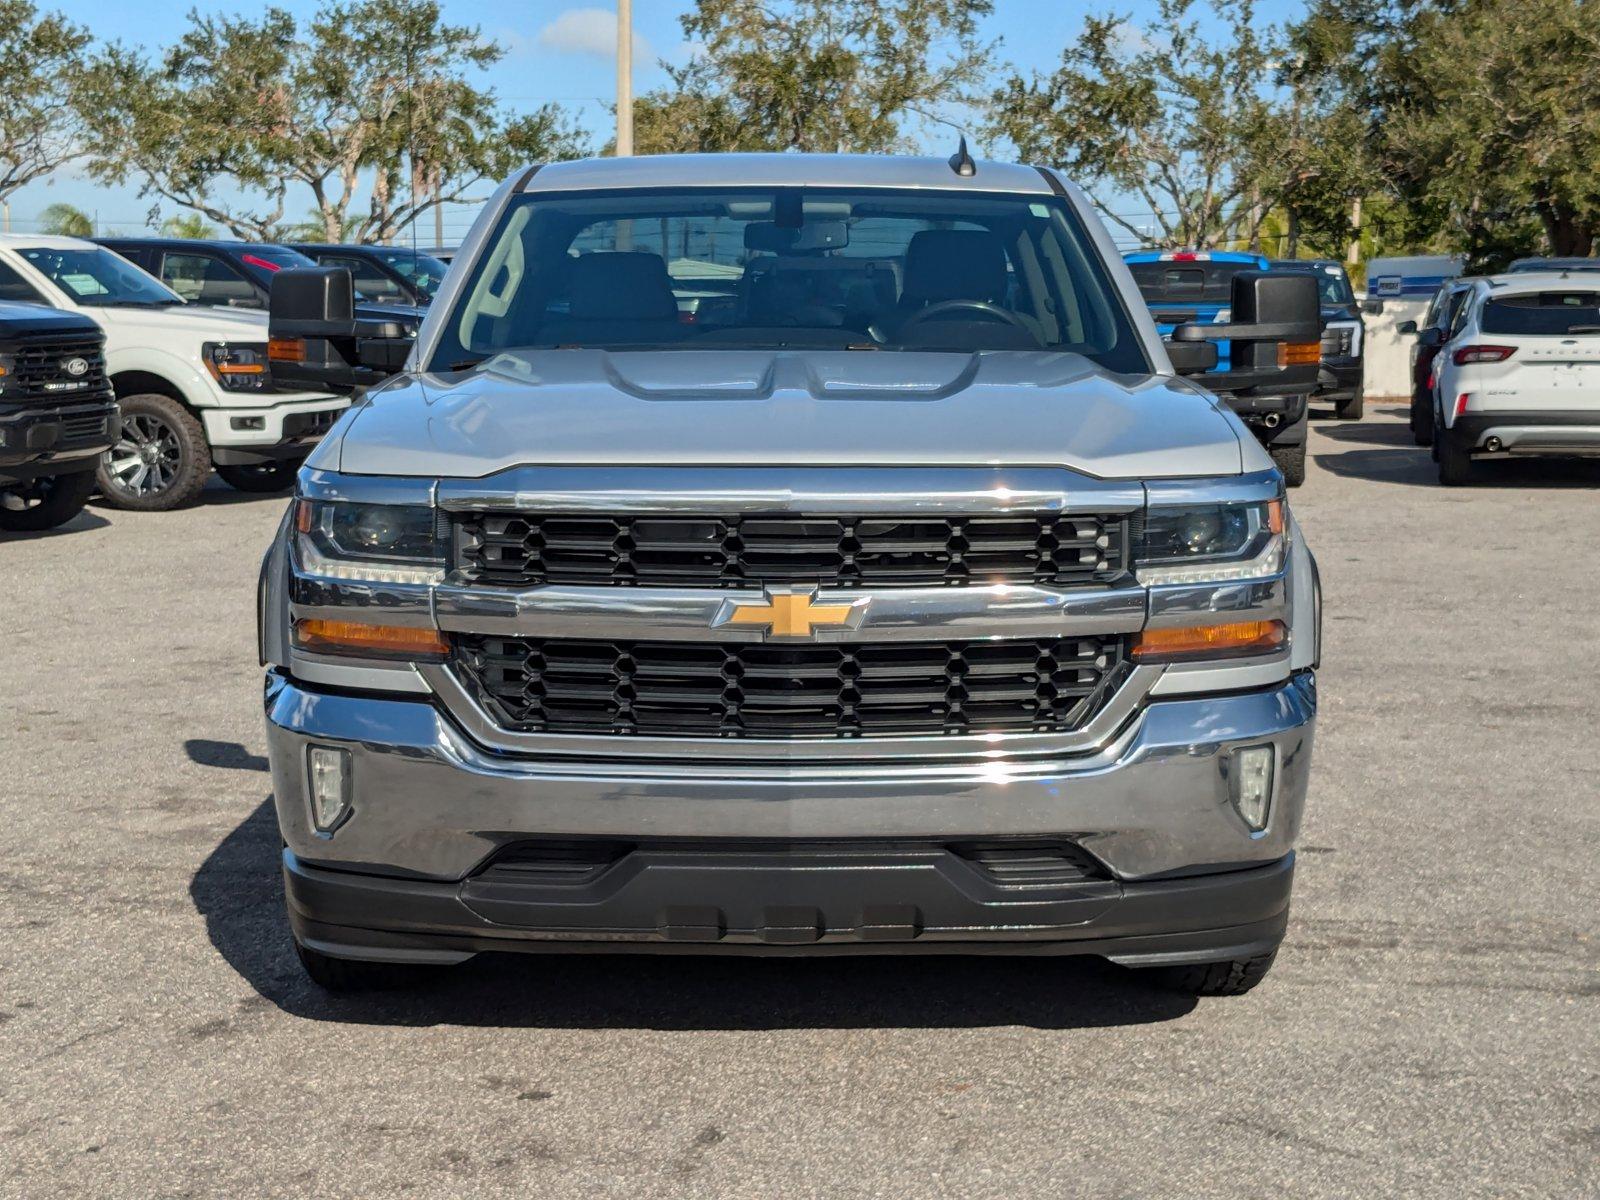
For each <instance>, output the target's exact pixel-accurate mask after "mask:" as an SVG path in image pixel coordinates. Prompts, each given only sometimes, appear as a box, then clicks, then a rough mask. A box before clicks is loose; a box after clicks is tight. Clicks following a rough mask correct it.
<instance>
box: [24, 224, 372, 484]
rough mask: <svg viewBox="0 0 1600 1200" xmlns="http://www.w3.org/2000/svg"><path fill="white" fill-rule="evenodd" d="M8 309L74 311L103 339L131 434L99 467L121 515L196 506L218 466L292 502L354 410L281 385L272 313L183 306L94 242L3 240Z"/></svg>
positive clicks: (233, 479) (125, 433)
mask: <svg viewBox="0 0 1600 1200" xmlns="http://www.w3.org/2000/svg"><path fill="white" fill-rule="evenodd" d="M0 300H12V301H16V302H19V303H26V304H41V305H46V306H49V307H53V308H62V309H66V310H67V311H68V312H75V313H78V314H80V315H81V316H83V317H86V318H88V319H89V320H90V321H92V322H94V324H95V325H97V326H99V328H100V330H101V331H102V332H103V333H104V334H105V355H106V368H107V370H108V371H109V372H110V378H111V386H112V388H113V390H114V391H115V393H116V396H117V400H118V402H119V404H120V407H121V410H122V429H121V433H120V436H119V437H118V438H117V441H116V443H115V445H113V446H112V448H111V450H110V451H109V452H108V453H107V454H106V455H105V456H104V457H103V458H102V459H101V462H100V466H99V469H98V486H99V489H100V495H101V497H102V498H103V499H104V501H105V502H106V503H107V504H110V505H112V506H114V507H116V508H127V509H134V510H137V511H141V512H165V511H167V510H169V509H173V508H177V507H179V506H181V505H184V504H187V503H190V502H191V501H193V500H194V499H195V498H196V497H197V496H198V495H199V494H200V489H201V488H202V487H204V486H205V484H206V481H207V480H209V479H210V478H211V471H212V468H213V467H215V468H216V472H217V474H218V475H220V476H221V477H222V478H223V480H224V481H226V482H227V483H228V485H229V486H230V487H233V488H236V489H238V490H239V491H244V492H278V491H284V490H286V489H287V488H288V487H289V486H290V485H291V484H293V482H294V479H295V472H296V471H298V470H299V467H300V463H301V462H302V461H303V460H304V459H305V456H306V455H307V454H308V453H310V451H311V447H312V446H314V445H316V443H317V440H318V439H319V438H320V437H321V436H322V434H323V433H324V432H325V431H326V430H328V429H329V428H331V427H332V425H333V422H334V420H335V419H336V418H337V417H338V415H339V413H341V412H342V411H343V410H344V409H345V408H347V407H349V404H350V400H349V397H348V396H343V395H333V394H330V393H328V392H326V391H312V392H298V393H295V392H285V391H284V390H283V389H281V388H276V387H275V386H274V381H273V379H272V377H271V374H270V372H269V371H268V368H267V317H266V314H265V313H262V312H249V311H244V310H240V311H229V310H225V309H218V308H206V307H202V306H200V305H194V304H186V303H185V302H184V300H183V298H182V297H181V296H179V295H178V294H177V293H176V292H174V291H172V290H171V289H170V288H168V287H166V286H165V285H164V284H162V283H161V282H160V281H159V280H157V279H156V278H155V277H153V276H151V275H149V274H146V273H145V272H144V271H142V270H140V269H139V268H138V267H137V266H135V265H134V264H133V263H131V262H129V261H128V260H127V259H125V258H123V257H122V256H121V255H119V254H116V253H114V252H113V251H111V250H108V249H106V248H105V247H103V246H97V245H95V244H94V243H93V242H87V241H82V240H80V239H78V238H69V237H52V236H46V235H44V234H23V233H10V234H0Z"/></svg>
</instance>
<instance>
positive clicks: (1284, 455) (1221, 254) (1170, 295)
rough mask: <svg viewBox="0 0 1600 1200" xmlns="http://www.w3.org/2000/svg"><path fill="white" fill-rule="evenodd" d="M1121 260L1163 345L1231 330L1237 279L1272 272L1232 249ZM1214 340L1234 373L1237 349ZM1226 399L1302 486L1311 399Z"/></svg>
mask: <svg viewBox="0 0 1600 1200" xmlns="http://www.w3.org/2000/svg"><path fill="white" fill-rule="evenodd" d="M1122 257H1123V261H1124V262H1126V263H1127V264H1128V270H1129V271H1130V272H1131V273H1132V275H1133V282H1134V283H1135V284H1136V285H1137V286H1138V288H1139V294H1140V295H1141V296H1142V297H1143V298H1144V302H1145V304H1146V306H1148V308H1149V309H1150V315H1151V316H1152V317H1154V318H1155V321H1156V330H1157V332H1158V333H1160V334H1161V337H1162V338H1163V339H1164V340H1170V339H1171V338H1172V333H1173V330H1175V329H1176V328H1177V327H1178V326H1180V325H1219V326H1226V325H1227V324H1228V323H1229V322H1230V321H1231V320H1232V319H1233V314H1232V313H1231V312H1230V311H1229V308H1228V304H1229V297H1230V296H1231V295H1232V289H1233V279H1234V276H1236V275H1238V274H1239V273H1240V272H1242V271H1270V270H1272V269H1273V267H1272V263H1271V261H1270V260H1269V259H1267V258H1264V257H1263V256H1262V255H1259V254H1247V253H1242V252H1239V251H1233V250H1135V251H1132V252H1130V253H1127V254H1124V255H1123V256H1122ZM1210 340H1212V341H1214V342H1215V344H1216V347H1217V370H1219V371H1227V370H1229V369H1230V368H1231V366H1232V353H1231V351H1232V347H1231V346H1230V345H1229V343H1228V341H1227V339H1225V338H1221V337H1218V338H1215V339H1210ZM1200 378H1202V379H1203V378H1204V376H1201V377H1200ZM1226 399H1227V401H1228V404H1229V405H1230V406H1231V407H1232V408H1233V410H1234V411H1235V412H1236V413H1238V414H1239V416H1240V418H1241V419H1242V420H1243V421H1244V422H1245V424H1247V425H1248V426H1250V429H1251V431H1252V432H1253V433H1254V434H1255V435H1256V437H1257V438H1259V439H1260V440H1261V443H1262V445H1264V446H1265V447H1266V448H1267V452H1268V453H1269V454H1271V455H1272V460H1273V461H1274V462H1275V463H1277V464H1278V469H1279V470H1281V471H1282V472H1283V476H1284V479H1285V480H1286V481H1287V483H1288V484H1289V486H1290V487H1298V486H1299V485H1300V484H1301V483H1303V482H1304V481H1305V473H1306V429H1307V425H1308V421H1307V416H1306V400H1307V397H1305V396H1280V395H1255V394H1252V393H1249V392H1240V393H1237V394H1233V395H1229V396H1228V397H1227V398H1226Z"/></svg>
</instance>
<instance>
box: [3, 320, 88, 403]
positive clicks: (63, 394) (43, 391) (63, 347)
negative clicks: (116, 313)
mask: <svg viewBox="0 0 1600 1200" xmlns="http://www.w3.org/2000/svg"><path fill="white" fill-rule="evenodd" d="M8 353H9V356H10V357H11V358H12V359H13V360H14V362H15V366H14V368H13V372H12V374H11V376H10V377H9V378H8V379H7V380H6V381H5V382H6V389H5V393H4V399H5V400H7V401H12V400H36V399H49V400H58V401H60V402H61V403H62V404H71V403H73V402H75V401H80V400H83V399H85V398H86V397H89V396H96V395H99V394H101V393H103V392H108V391H110V390H111V385H110V383H109V382H108V381H107V379H106V358H105V353H104V352H103V350H102V349H101V339H100V338H99V337H98V336H96V335H94V334H88V335H85V336H83V337H72V338H59V339H54V340H51V341H48V342H27V343H23V344H21V345H18V346H17V348H16V349H15V350H12V351H9V352H8ZM75 358H81V359H83V360H84V362H86V363H87V364H88V365H89V369H88V370H87V371H86V372H85V373H84V374H82V375H69V374H67V371H66V364H67V363H68V362H70V361H71V360H72V359H75Z"/></svg>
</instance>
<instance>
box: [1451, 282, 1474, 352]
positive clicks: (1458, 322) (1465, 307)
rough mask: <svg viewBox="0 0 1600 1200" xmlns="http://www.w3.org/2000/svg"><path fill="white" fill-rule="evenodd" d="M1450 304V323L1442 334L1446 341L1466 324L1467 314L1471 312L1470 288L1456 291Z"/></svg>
mask: <svg viewBox="0 0 1600 1200" xmlns="http://www.w3.org/2000/svg"><path fill="white" fill-rule="evenodd" d="M1450 305H1451V308H1450V325H1449V328H1448V330H1447V331H1446V333H1445V335H1444V340H1445V341H1447V342H1448V341H1449V340H1450V339H1451V338H1453V337H1455V336H1456V334H1458V333H1460V332H1461V330H1462V329H1463V328H1464V327H1465V326H1466V323H1467V316H1468V314H1469V313H1471V312H1472V289H1471V288H1464V289H1462V290H1461V291H1459V292H1457V293H1456V294H1455V295H1454V296H1453V297H1451V300H1450Z"/></svg>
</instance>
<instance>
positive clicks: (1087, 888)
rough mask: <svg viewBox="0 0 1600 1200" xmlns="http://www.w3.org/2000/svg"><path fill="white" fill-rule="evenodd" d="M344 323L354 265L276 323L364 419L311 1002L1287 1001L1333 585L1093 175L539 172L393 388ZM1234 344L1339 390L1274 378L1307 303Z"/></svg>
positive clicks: (303, 627) (322, 800)
mask: <svg viewBox="0 0 1600 1200" xmlns="http://www.w3.org/2000/svg"><path fill="white" fill-rule="evenodd" d="M689 295H692V296H693V298H694V300H695V303H694V304H693V305H692V306H690V305H687V304H685V303H684V299H685V297H686V296H689ZM351 299H352V292H351V282H350V279H349V277H348V275H347V274H343V273H341V272H339V271H337V270H334V269H327V268H324V269H320V270H315V271H298V272H297V271H284V272H282V273H281V274H280V275H279V276H278V277H277V279H276V280H275V281H274V284H273V294H272V299H271V303H272V315H273V328H272V341H273V345H274V347H275V353H281V355H282V361H283V362H284V363H285V365H286V368H287V369H289V370H291V371H298V372H301V373H302V374H303V375H304V376H305V377H306V382H308V383H309V382H312V381H314V380H315V381H321V382H323V383H328V382H338V381H343V383H344V384H346V385H350V386H359V387H360V388H361V394H360V396H359V398H358V399H357V401H356V403H355V404H354V406H353V407H352V409H351V411H350V412H348V413H347V414H345V415H344V416H343V417H342V418H341V419H340V421H339V423H338V424H337V425H336V426H335V427H334V429H333V430H332V431H331V432H330V433H329V435H328V436H327V438H325V439H324V441H323V442H322V444H321V445H320V446H318V448H317V449H316V451H315V452H314V453H313V454H312V456H311V457H310V458H309V459H308V460H307V462H306V464H305V466H304V467H303V468H302V469H301V472H300V477H299V481H298V484H297V490H296V496H295V499H294V501H293V503H292V505H291V506H290V508H289V510H288V511H287V512H286V514H285V517H284V520H283V523H282V525H281V528H280V530H279V532H278V534H277V536H276V538H275V540H274V541H273V543H272V545H271V547H270V550H269V551H268V553H267V555H266V557H265V560H264V562H263V564H262V572H261V581H260V592H259V615H260V653H261V659H262V662H263V664H264V666H265V684H266V686H265V694H264V702H265V716H266V728H267V737H268V745H269V751H270V759H271V766H272V781H273V793H274V797H275V803H276V807H277V816H278V821H279V826H280V828H281V831H282V837H283V843H284V849H283V853H282V872H283V879H284V883H285V888H286V894H287V904H288V913H289V921H290V926H291V929H292V932H293V936H294V939H295V944H296V948H297V952H298V955H299V958H300V961H301V962H302V964H303V965H304V967H305V969H306V970H307V972H308V973H309V974H310V976H311V978H312V979H313V980H315V981H316V982H317V983H319V984H321V985H323V986H326V987H329V988H343V987H356V986H363V985H368V984H372V983H375V982H381V981H388V982H391V983H392V982H394V981H395V979H396V977H397V976H399V977H400V978H405V977H406V976H408V975H410V974H412V973H413V972H411V971H409V970H405V969H403V968H404V967H405V965H406V964H412V965H415V964H436V965H442V964H451V963H459V962H461V961H463V960H466V959H469V958H471V957H472V956H473V955H475V954H478V953H481V952H486V951H524V952H559V951H583V950H596V949H600V950H606V951H620V950H637V951H656V952H663V951H666V952H670V951H684V952H694V953H741V952H750V953H770V954H815V955H827V954H848V953H852V952H862V953H892V952H905V953H940V952H944V953H950V952H956V953H961V952H968V953H972V952H986V953H995V952H1001V953H1016V954H1044V955H1052V954H1067V955H1070V954H1091V955H1102V956H1104V957H1106V958H1109V959H1111V960H1114V961H1116V962H1118V963H1123V964H1127V965H1129V966H1133V967H1146V968H1159V969H1161V970H1163V971H1164V972H1165V977H1166V978H1167V979H1168V980H1169V981H1170V982H1172V983H1174V984H1176V985H1177V986H1181V987H1184V988H1188V989H1191V990H1192V991H1195V992H1200V993H1208V994H1209V993H1235V992H1242V991H1244V990H1246V989H1248V988H1249V987H1251V986H1253V985H1254V984H1255V983H1256V982H1257V981H1258V980H1260V979H1261V978H1262V976H1263V975H1264V974H1265V972H1266V971H1267V968H1268V966H1269V965H1270V964H1271V962H1272V960H1273V955H1274V953H1275V952H1276V949H1277V947H1278V944H1279V942H1280V940H1281V939H1282V937H1283V935H1284V930H1285V925H1286V922H1287V918H1288V909H1289V892H1290V882H1291V879H1292V876H1293V873H1294V862H1295V859H1294V843H1295V837H1296V833H1297V831H1298V829H1299V826H1300V819H1301V809H1302V806H1303V803H1304V801H1305V796H1306V786H1307V781H1308V777H1309V773H1310V768H1311V747H1312V732H1313V727H1314V720H1315V713H1316V687H1315V682H1314V674H1313V671H1314V668H1315V666H1316V663H1317V655H1318V605H1319V600H1318V594H1319V593H1318V586H1317V577H1316V567H1315V565H1314V562H1313V560H1312V557H1311V554H1310V552H1309V550H1308V549H1307V546H1306V543H1305V539H1304V538H1303V536H1302V535H1301V532H1300V529H1299V527H1298V526H1297V525H1296V523H1295V519H1294V516H1293V514H1292V513H1291V511H1290V509H1289V507H1288V505H1287V504H1286V502H1285V498H1284V481H1283V476H1282V475H1281V474H1280V473H1279V472H1278V471H1277V470H1275V469H1274V468H1273V465H1272V460H1271V459H1270V458H1269V457H1268V455H1267V453H1266V451H1265V450H1263V449H1262V447H1261V446H1260V444H1259V443H1258V442H1257V441H1256V439H1255V438H1254V437H1252V436H1251V434H1250V431H1249V430H1248V429H1247V428H1246V427H1245V425H1244V424H1243V423H1241V421H1240V420H1239V418H1238V417H1237V416H1236V415H1235V414H1234V413H1233V412H1231V411H1230V410H1229V408H1228V406H1227V404H1225V403H1224V402H1222V401H1220V400H1219V399H1218V398H1217V397H1216V395H1215V394H1213V393H1212V392H1210V391H1207V390H1203V389H1202V388H1201V387H1199V386H1197V385H1196V384H1195V383H1194V382H1192V381H1191V380H1190V379H1188V378H1186V377H1184V375H1181V374H1180V373H1179V370H1180V368H1181V369H1182V370H1183V371H1186V372H1191V373H1197V372H1205V371H1209V370H1210V368H1212V367H1214V366H1215V362H1216V349H1215V346H1214V345H1212V344H1210V343H1207V342H1206V341H1205V340H1204V338H1203V336H1202V337H1199V338H1197V339H1196V340H1194V341H1186V340H1183V338H1184V337H1185V336H1190V335H1184V331H1183V330H1182V328H1181V327H1180V329H1179V330H1177V331H1175V332H1176V333H1177V334H1178V335H1183V336H1180V337H1179V338H1178V339H1177V340H1175V341H1173V342H1172V344H1171V346H1170V347H1169V346H1167V345H1164V344H1163V342H1162V340H1161V338H1160V337H1159V336H1158V335H1157V333H1156V329H1155V326H1154V324H1153V323H1152V321H1151V318H1150V315H1149V312H1148V311H1147V310H1146V308H1145V307H1144V305H1142V304H1141V303H1140V301H1139V293H1138V291H1137V289H1136V288H1135V286H1134V283H1133V280H1132V278H1131V277H1130V276H1129V273H1128V270H1127V268H1126V267H1125V266H1124V265H1123V263H1122V261H1121V260H1120V258H1119V257H1118V256H1117V254H1116V251H1115V248H1114V246H1113V244H1112V242H1111V239H1110V237H1109V236H1108V234H1107V232H1106V230H1105V229H1104V227H1103V226H1102V225H1101V224H1100V222H1099V220H1098V218H1097V217H1096V216H1095V215H1094V212H1093V209H1092V208H1091V206H1090V204H1089V202H1088V201H1087V200H1086V198H1085V197H1084V195H1083V194H1082V193H1081V192H1080V191H1078V190H1077V189H1076V188H1074V187H1073V186H1072V185H1071V184H1069V183H1068V182H1066V181H1065V180H1064V179H1062V178H1061V177H1060V176H1058V175H1057V174H1056V172H1054V171H1052V170H1049V169H1038V168H1034V167H1027V166H1018V165H1007V164H1001V163H991V162H983V163H978V162H974V161H973V160H972V159H971V158H970V157H968V156H966V155H964V154H961V155H957V156H956V157H955V158H953V159H952V160H950V161H949V162H947V161H946V160H944V159H937V158H935V159H916V158H893V157H867V156H859V157H858V156H812V155H802V154H782V155H706V156H695V155H680V156H672V157H661V158H635V159H603V160H597V161H586V162H564V163H558V164H551V165H548V166H543V167H539V168H530V169H528V170H526V171H524V172H523V173H521V174H519V175H517V176H516V177H515V178H513V179H511V180H509V181H508V182H507V183H505V184H504V185H503V186H501V187H500V188H499V190H498V191H497V192H496V193H495V195H494V196H493V198H492V199H491V200H490V201H489V202H488V204H487V205H486V206H485V208H484V209H483V211H482V212H481V214H480V215H479V217H478V218H477V220H476V222H475V224H474V226H473V229H472V231H471V234H470V235H469V237H468V238H467V240H466V242H465V244H464V245H463V247H462V251H461V256H460V258H459V259H458V261H457V263H456V265H455V267H453V268H452V270H451V272H450V275H449V277H448V278H447V279H446V281H445V283H444V286H443V288H442V289H441V291H440V293H439V295H438V297H437V298H436V300H435V302H434V304H433V306H432V307H431V309H430V310H429V314H428V317H427V319H426V321H425V322H424V324H423V327H422V330H421V332H420V334H419V336H418V338H417V339H416V340H415V341H414V342H405V343H403V347H404V358H403V361H402V362H397V361H396V356H397V354H399V352H400V351H399V347H398V346H397V344H396V343H397V339H395V338H392V337H388V336H385V335H383V333H382V332H381V331H373V330H371V329H369V328H366V327H364V326H363V324H362V323H361V322H358V321H356V320H355V318H354V316H353V313H352V304H351ZM1232 307H1233V309H1234V317H1235V321H1236V323H1235V325H1234V328H1233V329H1232V331H1231V333H1230V339H1231V342H1232V353H1233V369H1232V370H1230V371H1229V372H1227V373H1226V374H1221V373H1217V372H1211V375H1210V376H1209V382H1210V383H1211V384H1213V385H1217V386H1230V387H1231V386H1236V387H1241V388H1248V387H1258V386H1268V387H1270V386H1279V385H1281V386H1288V387H1299V388H1301V389H1304V388H1305V386H1306V385H1307V383H1308V382H1310V381H1313V380H1314V378H1315V371H1316V361H1315V358H1314V357H1312V358H1311V360H1310V364H1309V366H1304V365H1295V364H1293V363H1291V364H1289V365H1287V366H1283V365H1280V362H1279V360H1280V357H1281V356H1280V353H1279V346H1280V345H1282V344H1284V343H1288V344H1291V345H1295V346H1300V347H1303V346H1305V345H1306V344H1307V343H1309V344H1310V346H1311V347H1312V349H1313V350H1314V349H1315V346H1316V342H1317V338H1318V332H1319V331H1318V320H1317V298H1316V288H1315V284H1314V283H1313V281H1312V280H1311V279H1309V278H1307V277H1305V276H1303V275H1302V276H1290V275H1275V274H1268V273H1262V272H1249V273H1244V274H1242V275H1241V276H1239V277H1238V278H1237V279H1236V281H1235V283H1234V286H1233V292H1232ZM1258 314H1259V316H1258ZM1266 314H1271V317H1270V320H1269V319H1266ZM1206 328H1209V327H1206ZM1201 332H1202V334H1203V332H1204V330H1202V331H1201ZM296 343H299V344H296ZM377 376H386V378H384V379H383V381H382V382H378V383H376V384H370V383H368V382H362V381H366V380H370V379H372V378H373V377H377ZM352 381H355V382H354V383H352Z"/></svg>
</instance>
